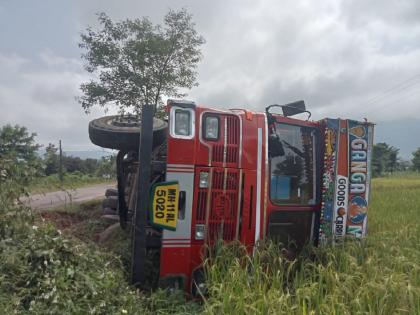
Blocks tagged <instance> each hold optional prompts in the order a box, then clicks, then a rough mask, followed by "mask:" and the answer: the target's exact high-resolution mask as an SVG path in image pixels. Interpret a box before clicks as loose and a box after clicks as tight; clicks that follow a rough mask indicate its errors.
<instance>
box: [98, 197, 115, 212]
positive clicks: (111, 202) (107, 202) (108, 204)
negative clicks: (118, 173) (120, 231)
mask: <svg viewBox="0 0 420 315" xmlns="http://www.w3.org/2000/svg"><path fill="white" fill-rule="evenodd" d="M102 208H103V209H105V208H111V209H114V210H116V209H117V208H118V197H116V196H109V197H107V198H105V199H104V200H102Z"/></svg>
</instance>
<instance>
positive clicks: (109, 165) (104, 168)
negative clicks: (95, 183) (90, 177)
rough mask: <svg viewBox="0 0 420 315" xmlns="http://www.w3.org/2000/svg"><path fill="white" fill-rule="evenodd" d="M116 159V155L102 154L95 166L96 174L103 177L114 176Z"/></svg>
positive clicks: (115, 173)
mask: <svg viewBox="0 0 420 315" xmlns="http://www.w3.org/2000/svg"><path fill="white" fill-rule="evenodd" d="M116 161H117V156H116V155H109V156H103V157H102V158H101V160H100V161H99V162H98V167H97V168H96V176H99V177H104V178H115V177H116V175H117V167H116Z"/></svg>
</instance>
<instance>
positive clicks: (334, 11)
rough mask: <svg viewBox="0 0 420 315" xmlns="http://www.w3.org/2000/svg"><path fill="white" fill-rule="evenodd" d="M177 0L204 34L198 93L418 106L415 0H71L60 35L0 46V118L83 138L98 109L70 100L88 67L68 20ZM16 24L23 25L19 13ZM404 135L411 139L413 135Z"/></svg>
mask: <svg viewBox="0 0 420 315" xmlns="http://www.w3.org/2000/svg"><path fill="white" fill-rule="evenodd" d="M181 7H186V8H187V9H188V10H189V11H190V12H191V13H192V14H193V15H194V21H195V22H196V25H197V29H198V31H199V32H200V33H201V34H202V35H203V36H204V37H205V38H206V41H207V43H206V44H205V45H204V47H203V56H204V58H203V61H202V62H201V64H200V66H199V83H200V85H199V86H198V87H196V88H194V89H192V90H191V91H190V92H189V98H190V99H192V100H195V101H196V102H198V103H199V104H203V105H208V106H215V107H246V108H252V109H256V110H263V109H264V107H265V106H266V105H269V104H273V103H280V104H281V103H287V102H291V101H295V100H298V99H304V100H305V101H306V104H307V107H308V109H309V110H311V111H312V112H313V117H314V118H315V119H320V118H322V117H325V116H329V117H351V118H355V119H362V118H364V117H367V118H369V119H370V120H372V121H381V122H384V123H386V122H387V121H393V120H398V121H404V119H406V118H408V117H420V104H419V98H420V40H419V39H420V2H419V1H418V0H398V1H397V0H391V1H381V0H372V1H359V0H346V1H344V0H326V1H322V2H316V3H315V2H313V1H310V0H300V1H296V0H284V1H275V0H271V1H252V0H232V1H221V0H216V1H204V0H180V1H172V0H160V1H139V0H121V1H118V2H115V1H111V0H92V1H82V0H76V1H74V2H71V4H67V5H66V8H65V10H66V12H67V13H68V14H69V17H68V18H67V19H66V25H68V26H67V27H71V32H70V31H69V30H67V32H66V35H68V34H69V33H71V36H70V37H68V41H67V42H68V43H67V45H68V46H66V47H61V46H60V47H55V46H53V45H52V44H51V43H53V41H52V40H50V41H44V42H45V43H46V45H47V44H48V45H50V46H47V47H44V48H43V49H41V50H39V49H38V50H36V49H35V50H34V53H33V55H32V56H30V57H29V56H28V54H27V53H24V52H22V51H18V50H16V51H13V49H11V47H9V49H8V50H7V51H8V53H7V54H6V53H5V51H3V50H2V49H1V48H0V102H1V104H0V106H1V108H0V109H2V110H4V109H6V106H7V108H9V109H8V111H7V113H6V114H5V115H2V116H1V118H0V122H1V123H4V122H6V120H7V121H10V122H14V121H18V122H20V123H22V124H25V125H31V126H33V127H34V128H33V129H34V130H36V131H38V133H39V134H40V138H43V139H53V138H57V137H63V138H64V137H67V138H66V139H68V140H66V141H68V142H71V143H75V144H76V143H80V144H83V145H85V144H88V143H89V140H88V139H87V133H86V129H85V128H86V125H87V121H88V120H89V119H90V118H91V117H94V116H95V115H101V114H102V113H101V111H99V110H98V111H96V112H95V113H93V114H92V115H91V116H86V115H85V114H83V112H82V110H81V108H80V105H79V104H77V103H76V102H75V101H74V96H75V95H77V94H78V93H79V91H78V86H79V84H80V82H82V81H85V80H86V79H87V78H88V77H87V74H86V73H85V72H84V71H83V69H82V65H81V62H80V55H79V53H74V51H76V49H75V47H76V45H77V41H78V36H79V33H78V31H81V30H83V29H85V28H86V27H87V26H88V25H93V26H95V25H96V23H97V21H96V16H95V13H96V12H101V11H105V12H107V13H108V14H109V15H110V16H111V18H113V19H114V20H119V19H124V18H134V17H141V16H149V17H150V18H151V19H152V20H153V21H154V22H155V23H161V21H162V18H163V16H164V15H165V13H166V12H167V11H168V9H169V8H172V9H178V8H181ZM50 9H51V13H50V14H60V13H62V11H63V10H64V9H63V8H62V7H61V6H60V5H59V4H54V3H51V5H50ZM6 10H7V8H6V9H4V8H3V11H1V12H5V11H6ZM28 10H29V9H28ZM29 11H30V10H29ZM23 18H24V16H22V19H21V21H22V23H25V22H24V21H25V19H23ZM38 20H39V21H40V23H42V19H38ZM8 25H9V24H7V25H6V27H11V28H10V31H13V25H12V26H8ZM48 25H49V24H46V26H48ZM21 28H24V25H23V26H21ZM63 28H64V27H61V28H58V29H57V30H55V29H54V28H50V27H45V32H47V33H46V34H44V35H43V37H45V38H49V37H51V38H61V39H62V38H67V37H66V36H60V34H61V33H60V34H58V33H56V32H58V31H60V32H61V31H62V29H63ZM26 29H27V30H28V32H31V28H30V26H29V25H28V26H27V27H26ZM4 32H7V30H4ZM32 37H34V38H36V37H37V34H36V33H34V34H32ZM64 42H65V41H63V40H60V43H61V44H60V45H62V44H63V43H64ZM27 43H28V45H30V44H31V41H27ZM6 44H7V43H5V45H6ZM34 45H35V44H34ZM38 46H39V45H35V46H33V47H36V48H38ZM30 48H31V46H28V49H30ZM64 50H66V51H68V53H67V54H63V53H61V52H62V51H64ZM10 51H12V52H10ZM69 55H70V57H69ZM9 74H10V75H9ZM6 104H7V105H6ZM10 106H11V109H10ZM413 124H414V122H413ZM382 126H383V125H382ZM381 128H382V130H384V128H385V127H381ZM50 130H53V131H51V132H50ZM398 132H399V133H400V136H401V137H406V138H410V137H411V138H412V135H410V134H409V133H408V132H407V133H406V134H404V132H403V130H402V129H399V131H398ZM52 133H54V134H52ZM381 139H382V138H381ZM48 141H50V140H48ZM415 141H417V140H416V139H413V141H412V142H413V144H412V145H413V148H414V147H415V146H420V143H419V142H417V143H415ZM419 141H420V140H419Z"/></svg>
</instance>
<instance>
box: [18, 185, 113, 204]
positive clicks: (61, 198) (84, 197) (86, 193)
mask: <svg viewBox="0 0 420 315" xmlns="http://www.w3.org/2000/svg"><path fill="white" fill-rule="evenodd" d="M108 188H115V184H99V185H95V186H88V187H83V188H77V189H70V190H65V191H54V192H49V193H45V194H37V195H31V196H30V197H28V198H24V199H22V200H21V201H22V202H24V203H25V204H27V205H29V206H31V207H32V208H33V209H51V208H55V207H58V206H61V205H65V204H70V203H74V202H82V201H88V200H92V199H97V198H102V197H104V195H105V190H106V189H108Z"/></svg>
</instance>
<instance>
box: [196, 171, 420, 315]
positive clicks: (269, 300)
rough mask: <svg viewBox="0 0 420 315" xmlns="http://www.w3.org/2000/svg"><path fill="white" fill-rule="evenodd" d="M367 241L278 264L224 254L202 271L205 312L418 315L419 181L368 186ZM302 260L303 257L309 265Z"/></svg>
mask: <svg viewBox="0 0 420 315" xmlns="http://www.w3.org/2000/svg"><path fill="white" fill-rule="evenodd" d="M371 201H372V203H371V207H370V210H369V211H370V212H369V236H368V237H367V238H366V239H365V240H363V241H361V242H360V241H352V240H349V241H347V242H346V244H344V245H342V246H336V247H335V248H319V249H311V250H309V251H310V252H311V254H310V255H306V258H305V256H304V257H300V258H299V259H298V260H297V261H294V262H291V263H290V262H286V261H284V260H282V259H281V258H279V257H278V255H276V253H275V250H273V249H268V250H263V251H261V252H260V253H259V254H258V255H256V257H254V258H250V259H248V260H245V262H246V263H245V265H246V267H247V268H243V267H240V266H244V262H243V261H241V259H238V258H232V256H234V255H232V251H231V250H224V251H223V252H224V255H221V256H220V257H219V258H218V261H217V263H216V264H214V265H213V266H212V267H210V272H209V276H210V284H209V290H210V295H209V298H208V299H207V301H206V303H205V305H204V311H205V312H206V313H208V314H253V313H260V314H420V219H419V215H420V177H419V176H418V175H410V176H408V177H404V178H403V177H390V178H380V179H375V180H374V181H373V189H372V200H371ZM308 256H311V258H310V259H309V258H308Z"/></svg>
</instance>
